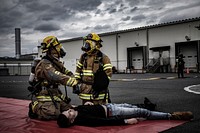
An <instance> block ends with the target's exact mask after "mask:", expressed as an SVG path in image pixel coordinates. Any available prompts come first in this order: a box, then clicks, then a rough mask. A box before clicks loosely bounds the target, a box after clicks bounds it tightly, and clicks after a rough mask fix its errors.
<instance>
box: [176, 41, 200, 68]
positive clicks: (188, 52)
mask: <svg viewBox="0 0 200 133" xmlns="http://www.w3.org/2000/svg"><path fill="white" fill-rule="evenodd" d="M180 52H181V53H182V54H183V56H184V61H185V67H186V68H195V67H196V64H197V49H196V46H195V45H186V46H181V47H180Z"/></svg>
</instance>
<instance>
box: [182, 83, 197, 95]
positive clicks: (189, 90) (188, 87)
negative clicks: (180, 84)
mask: <svg viewBox="0 0 200 133" xmlns="http://www.w3.org/2000/svg"><path fill="white" fill-rule="evenodd" d="M192 87H198V89H199V91H195V90H191V88H192ZM184 90H185V91H187V92H191V93H194V94H200V85H191V86H187V87H185V88H184Z"/></svg>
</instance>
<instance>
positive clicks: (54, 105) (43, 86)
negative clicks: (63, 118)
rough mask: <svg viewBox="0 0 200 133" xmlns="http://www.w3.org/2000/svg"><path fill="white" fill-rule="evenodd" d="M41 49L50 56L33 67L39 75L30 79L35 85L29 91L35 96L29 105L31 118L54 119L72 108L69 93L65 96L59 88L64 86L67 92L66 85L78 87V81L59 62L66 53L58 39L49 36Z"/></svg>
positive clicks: (35, 73)
mask: <svg viewBox="0 0 200 133" xmlns="http://www.w3.org/2000/svg"><path fill="white" fill-rule="evenodd" d="M41 49H42V52H43V53H46V55H45V56H44V57H43V58H42V59H41V60H40V61H39V62H38V63H36V64H35V65H34V66H33V69H32V71H31V73H32V74H31V76H34V75H35V76H34V78H29V80H30V81H29V83H30V84H31V85H32V86H31V87H29V88H28V90H29V91H31V94H32V96H35V97H34V99H33V98H32V100H33V101H32V102H31V103H30V104H29V117H30V118H39V119H44V120H51V119H56V118H57V117H58V115H59V114H60V112H63V111H64V110H67V109H69V108H70V107H71V104H70V99H69V98H68V97H67V94H66V95H63V94H62V92H61V90H60V89H59V88H58V86H59V85H60V84H62V85H64V86H65V91H66V86H70V87H75V86H77V80H76V79H75V78H74V76H73V73H72V72H71V71H69V70H67V69H66V68H65V67H64V65H63V63H62V62H61V61H60V60H59V59H60V57H61V58H62V57H64V56H65V54H66V53H65V51H64V49H63V47H62V45H61V44H60V43H59V41H58V39H57V38H56V37H54V36H48V37H46V38H45V39H44V40H43V42H42V43H41ZM31 76H30V77H31Z"/></svg>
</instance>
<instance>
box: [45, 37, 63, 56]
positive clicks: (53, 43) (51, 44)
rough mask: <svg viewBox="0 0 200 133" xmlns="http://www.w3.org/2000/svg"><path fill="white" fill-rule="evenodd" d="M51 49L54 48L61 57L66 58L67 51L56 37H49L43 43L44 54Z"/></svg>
mask: <svg viewBox="0 0 200 133" xmlns="http://www.w3.org/2000/svg"><path fill="white" fill-rule="evenodd" d="M50 48H54V49H55V50H56V51H57V52H58V55H59V56H60V57H64V56H65V54H66V52H65V49H64V48H63V47H62V45H61V44H60V42H59V41H58V39H57V38H56V37H55V36H47V37H46V38H44V39H43V42H42V43H41V49H42V52H43V53H45V52H47V51H49V49H50Z"/></svg>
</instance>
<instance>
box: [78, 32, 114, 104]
mask: <svg viewBox="0 0 200 133" xmlns="http://www.w3.org/2000/svg"><path fill="white" fill-rule="evenodd" d="M83 39H84V44H83V46H82V51H84V53H83V54H82V55H81V57H80V60H79V62H78V63H77V68H76V73H75V77H76V78H77V80H78V81H79V83H80V84H81V85H80V92H74V93H77V94H78V95H79V98H80V99H81V100H82V104H84V103H86V102H87V101H90V102H93V103H94V104H105V103H108V102H110V97H109V91H108V85H109V80H110V78H111V76H112V65H111V63H110V59H109V57H108V56H107V55H105V54H103V53H102V52H101V51H100V48H101V47H102V44H101V43H102V40H101V38H100V37H99V36H98V35H97V34H95V33H91V34H88V35H87V36H86V37H84V38H83Z"/></svg>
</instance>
